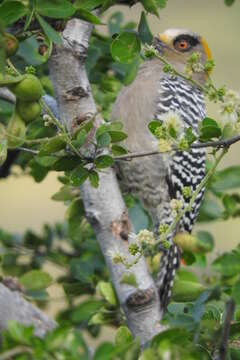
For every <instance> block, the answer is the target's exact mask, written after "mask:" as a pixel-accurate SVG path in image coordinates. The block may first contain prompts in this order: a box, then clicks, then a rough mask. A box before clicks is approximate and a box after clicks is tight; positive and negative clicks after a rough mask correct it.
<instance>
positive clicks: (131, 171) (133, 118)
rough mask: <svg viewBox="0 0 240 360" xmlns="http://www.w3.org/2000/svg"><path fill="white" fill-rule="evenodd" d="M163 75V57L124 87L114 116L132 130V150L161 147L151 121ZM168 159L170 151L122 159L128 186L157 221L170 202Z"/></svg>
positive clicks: (121, 168)
mask: <svg viewBox="0 0 240 360" xmlns="http://www.w3.org/2000/svg"><path fill="white" fill-rule="evenodd" d="M162 76H163V72H162V65H161V63H159V61H154V60H151V61H148V62H146V63H144V64H143V65H142V67H141V68H140V71H139V73H138V75H137V78H136V79H135V81H134V82H133V83H132V84H131V85H130V86H128V87H125V88H123V90H122V91H121V92H120V94H119V96H118V98H117V100H116V103H115V104H114V107H113V111H112V120H113V121H114V120H115V121H116V120H119V121H122V122H123V124H124V130H125V132H126V133H127V134H128V138H127V139H126V141H125V145H126V147H127V149H128V150H129V151H130V152H145V151H153V150H157V140H156V139H155V137H154V136H153V135H152V134H151V133H150V131H149V129H148V124H149V122H150V121H151V120H153V119H154V116H155V113H156V110H157V103H158V101H159V93H158V88H159V82H160V80H161V77H162ZM168 163H169V155H167V154H164V155H162V154H159V155H153V156H148V157H142V158H137V159H133V160H131V161H130V162H125V161H121V162H118V170H119V173H120V178H121V182H122V184H123V187H124V189H125V190H126V191H128V192H131V193H133V194H134V195H138V197H139V198H140V200H141V201H142V203H143V205H144V207H145V208H146V209H147V210H148V211H149V212H150V214H151V216H152V217H153V221H154V222H155V221H157V217H159V214H160V213H161V211H162V209H161V207H162V204H163V203H166V202H168V203H169V192H168V184H167V182H166V176H167V175H168ZM157 214H158V215H157ZM158 221H159V220H158Z"/></svg>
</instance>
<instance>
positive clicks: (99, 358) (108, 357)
mask: <svg viewBox="0 0 240 360" xmlns="http://www.w3.org/2000/svg"><path fill="white" fill-rule="evenodd" d="M113 351H114V345H113V344H112V343H110V342H105V343H102V344H101V345H99V347H98V348H97V350H96V351H95V354H94V357H93V360H112V359H113Z"/></svg>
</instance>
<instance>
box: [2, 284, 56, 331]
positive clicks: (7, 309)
mask: <svg viewBox="0 0 240 360" xmlns="http://www.w3.org/2000/svg"><path fill="white" fill-rule="evenodd" d="M11 320H14V321H16V322H18V323H20V324H22V325H26V326H30V325H33V326H34V329H35V335H36V336H39V337H43V336H45V335H46V333H47V332H48V331H51V330H53V329H54V328H55V327H56V326H57V323H56V322H55V321H53V320H52V319H50V318H49V317H48V316H47V315H46V314H44V313H43V312H42V311H40V310H39V309H38V308H37V307H35V306H34V305H32V304H31V303H30V302H28V301H26V300H25V299H24V298H23V297H22V295H21V294H20V293H19V292H18V291H11V290H10V289H9V288H8V287H6V286H4V285H3V284H0V333H1V332H2V330H4V329H7V327H8V323H9V321H11Z"/></svg>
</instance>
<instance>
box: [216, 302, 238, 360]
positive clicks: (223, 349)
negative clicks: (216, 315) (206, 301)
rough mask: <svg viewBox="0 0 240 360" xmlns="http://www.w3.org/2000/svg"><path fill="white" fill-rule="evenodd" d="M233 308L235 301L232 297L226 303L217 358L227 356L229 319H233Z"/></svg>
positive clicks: (224, 359) (223, 358) (222, 359)
mask: <svg viewBox="0 0 240 360" xmlns="http://www.w3.org/2000/svg"><path fill="white" fill-rule="evenodd" d="M234 310H235V302H234V300H233V299H230V300H229V301H228V302H227V305H226V315H225V321H224V324H223V331H222V337H221V342H220V347H219V358H218V360H226V358H227V349H228V339H229V334H230V328H231V321H232V319H233V314H234Z"/></svg>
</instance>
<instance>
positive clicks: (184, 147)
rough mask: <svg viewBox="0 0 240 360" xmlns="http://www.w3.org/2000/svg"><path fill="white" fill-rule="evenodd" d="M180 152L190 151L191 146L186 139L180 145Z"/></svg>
mask: <svg viewBox="0 0 240 360" xmlns="http://www.w3.org/2000/svg"><path fill="white" fill-rule="evenodd" d="M178 148H179V150H183V151H187V150H189V144H188V142H187V140H186V139H181V140H180V141H179V143H178Z"/></svg>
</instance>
